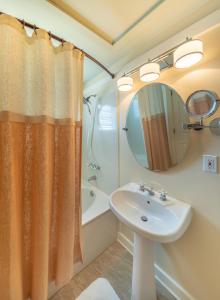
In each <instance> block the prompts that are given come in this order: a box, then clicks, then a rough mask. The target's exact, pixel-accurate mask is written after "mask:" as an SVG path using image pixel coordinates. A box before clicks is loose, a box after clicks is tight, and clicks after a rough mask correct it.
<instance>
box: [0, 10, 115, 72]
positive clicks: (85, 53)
mask: <svg viewBox="0 0 220 300" xmlns="http://www.w3.org/2000/svg"><path fill="white" fill-rule="evenodd" d="M2 14H4V13H3V12H1V11H0V15H2ZM14 18H16V17H14ZM16 19H17V20H18V21H19V22H20V23H21V24H22V25H23V26H26V27H28V28H31V29H33V30H36V29H40V27H38V26H36V25H35V24H31V23H29V22H26V21H25V20H21V19H19V18H16ZM48 34H49V36H50V38H52V39H54V40H56V41H58V42H60V43H65V42H67V41H66V40H64V39H62V38H61V37H59V36H57V35H55V34H54V33H52V32H50V31H48ZM74 48H75V49H78V50H80V51H81V52H82V53H84V55H85V56H86V57H87V58H88V59H90V60H91V61H93V62H94V63H95V64H97V65H98V66H99V67H100V68H102V69H103V70H104V71H105V72H107V73H108V74H109V75H110V76H111V77H112V78H114V77H115V75H114V74H113V73H112V72H110V71H109V70H108V69H107V68H106V67H105V66H104V65H103V64H102V63H101V62H100V61H98V60H97V59H96V58H94V57H93V56H91V55H90V54H89V53H87V52H86V51H84V50H82V49H80V48H78V47H76V46H75V45H74Z"/></svg>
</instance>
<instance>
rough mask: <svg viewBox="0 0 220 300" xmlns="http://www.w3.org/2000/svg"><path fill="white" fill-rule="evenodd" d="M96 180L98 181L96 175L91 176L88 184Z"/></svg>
mask: <svg viewBox="0 0 220 300" xmlns="http://www.w3.org/2000/svg"><path fill="white" fill-rule="evenodd" d="M96 179H97V177H96V175H93V176H90V177H89V178H88V182H90V181H94V180H96Z"/></svg>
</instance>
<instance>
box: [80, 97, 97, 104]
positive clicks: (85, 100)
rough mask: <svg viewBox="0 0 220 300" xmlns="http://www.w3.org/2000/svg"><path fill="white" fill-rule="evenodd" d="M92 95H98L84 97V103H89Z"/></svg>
mask: <svg viewBox="0 0 220 300" xmlns="http://www.w3.org/2000/svg"><path fill="white" fill-rule="evenodd" d="M92 97H96V95H90V96H88V97H86V98H85V97H83V103H85V104H87V103H90V98H92Z"/></svg>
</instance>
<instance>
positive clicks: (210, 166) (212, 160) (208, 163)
mask: <svg viewBox="0 0 220 300" xmlns="http://www.w3.org/2000/svg"><path fill="white" fill-rule="evenodd" d="M217 162H218V159H217V156H215V155H203V171H205V172H210V173H217V169H218V165H217Z"/></svg>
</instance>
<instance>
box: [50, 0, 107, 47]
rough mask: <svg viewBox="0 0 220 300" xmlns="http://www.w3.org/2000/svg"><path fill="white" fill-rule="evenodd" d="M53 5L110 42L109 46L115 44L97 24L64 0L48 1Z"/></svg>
mask: <svg viewBox="0 0 220 300" xmlns="http://www.w3.org/2000/svg"><path fill="white" fill-rule="evenodd" d="M47 1H48V2H50V3H51V4H52V5H54V6H56V7H57V8H58V9H60V10H62V11H63V12H64V13H66V14H67V15H69V16H70V17H72V18H73V19H75V20H76V21H77V22H79V23H80V24H82V25H83V26H85V27H86V28H88V29H89V30H91V31H92V32H93V33H95V34H97V35H98V36H99V37H100V38H102V39H103V40H105V41H106V42H108V43H109V44H113V39H112V38H111V37H110V36H109V35H108V34H107V33H106V32H104V31H102V30H101V29H100V28H99V27H97V26H96V25H95V24H93V23H92V22H90V21H89V20H88V19H86V18H84V17H83V16H82V15H80V14H79V13H78V12H77V11H76V10H75V9H74V8H72V7H71V6H70V5H68V4H66V3H65V2H64V1H63V0H47Z"/></svg>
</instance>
